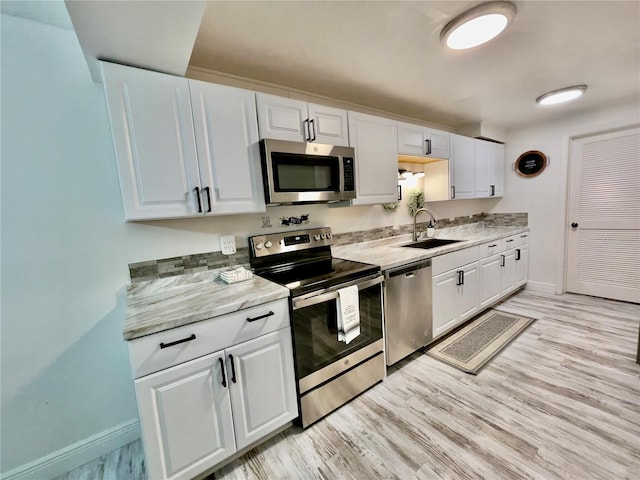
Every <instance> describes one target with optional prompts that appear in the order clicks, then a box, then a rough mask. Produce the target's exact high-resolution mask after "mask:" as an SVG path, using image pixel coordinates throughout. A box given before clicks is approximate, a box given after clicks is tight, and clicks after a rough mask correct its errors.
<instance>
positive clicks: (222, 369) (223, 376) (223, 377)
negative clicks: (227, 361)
mask: <svg viewBox="0 0 640 480" xmlns="http://www.w3.org/2000/svg"><path fill="white" fill-rule="evenodd" d="M218 361H219V362H220V371H221V372H222V386H223V387H226V386H227V376H226V375H225V373H224V360H222V358H218Z"/></svg>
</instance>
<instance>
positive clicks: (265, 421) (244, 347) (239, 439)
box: [226, 328, 298, 450]
mask: <svg viewBox="0 0 640 480" xmlns="http://www.w3.org/2000/svg"><path fill="white" fill-rule="evenodd" d="M226 355H227V360H228V362H229V367H230V369H231V378H230V383H229V386H230V392H231V410H232V411H233V423H234V425H235V433H236V447H237V448H238V450H241V449H243V448H245V447H247V446H249V445H251V444H252V443H254V442H255V441H257V440H259V439H260V438H262V437H264V436H265V435H267V434H269V433H270V432H272V431H274V430H276V429H277V428H278V427H280V426H282V425H284V424H285V423H287V422H288V421H290V420H292V419H294V418H295V417H297V416H298V411H297V404H296V402H297V400H296V390H295V387H294V388H292V386H293V385H294V384H295V379H294V373H293V362H292V359H293V351H292V348H291V329H290V328H285V329H284V330H278V331H277V332H274V333H270V334H268V335H264V336H262V337H258V338H256V339H255V340H251V341H249V342H245V343H241V344H240V345H237V346H235V347H232V348H229V349H227V350H226Z"/></svg>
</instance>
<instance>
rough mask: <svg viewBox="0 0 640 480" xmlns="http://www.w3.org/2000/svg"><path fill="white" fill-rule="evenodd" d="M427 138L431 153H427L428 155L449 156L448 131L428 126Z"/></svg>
mask: <svg viewBox="0 0 640 480" xmlns="http://www.w3.org/2000/svg"><path fill="white" fill-rule="evenodd" d="M427 139H428V140H429V141H430V142H431V153H429V154H427V156H428V157H433V158H444V159H447V158H449V139H450V134H449V132H442V131H440V130H434V129H432V128H428V129H427Z"/></svg>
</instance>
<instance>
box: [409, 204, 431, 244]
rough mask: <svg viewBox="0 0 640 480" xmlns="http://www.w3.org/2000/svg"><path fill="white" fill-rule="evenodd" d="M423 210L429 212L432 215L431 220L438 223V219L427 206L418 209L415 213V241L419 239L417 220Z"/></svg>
mask: <svg viewBox="0 0 640 480" xmlns="http://www.w3.org/2000/svg"><path fill="white" fill-rule="evenodd" d="M422 212H427V213H428V214H429V216H430V217H431V221H432V222H433V223H436V221H437V220H436V217H434V216H433V213H431V212H430V211H429V210H427V209H426V208H419V209H418V210H416V213H414V214H413V241H414V242H417V241H418V226H417V223H416V220H417V218H418V215H420V214H421V213H422Z"/></svg>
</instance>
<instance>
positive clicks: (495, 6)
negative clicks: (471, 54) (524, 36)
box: [440, 2, 516, 50]
mask: <svg viewBox="0 0 640 480" xmlns="http://www.w3.org/2000/svg"><path fill="white" fill-rule="evenodd" d="M515 16H516V6H515V5H514V4H513V3H511V2H488V3H482V4H480V5H477V6H475V7H473V8H472V9H470V10H467V11H466V12H463V13H461V14H460V15H458V16H457V17H456V18H454V19H453V20H451V21H450V22H449V23H447V25H446V26H445V27H444V28H443V29H442V32H440V42H441V43H442V44H443V45H445V46H447V47H449V48H451V49H452V50H464V49H467V48H473V47H477V46H478V45H482V44H483V43H486V42H488V41H489V40H491V39H492V38H495V37H497V36H498V35H499V34H500V33H501V32H503V31H504V29H505V28H507V27H508V26H509V24H510V23H511V20H513V18H514V17H515Z"/></svg>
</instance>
